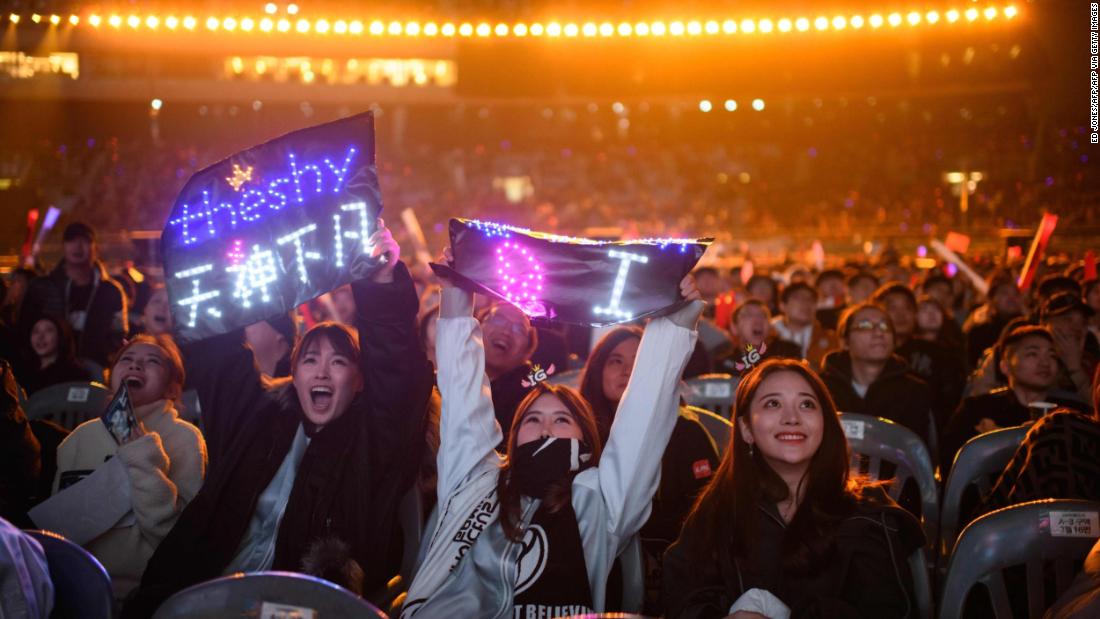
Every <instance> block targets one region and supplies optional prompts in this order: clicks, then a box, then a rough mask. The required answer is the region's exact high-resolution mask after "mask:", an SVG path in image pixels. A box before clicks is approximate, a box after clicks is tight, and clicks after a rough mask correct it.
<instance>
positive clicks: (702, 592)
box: [664, 309, 924, 619]
mask: <svg viewBox="0 0 1100 619" xmlns="http://www.w3.org/2000/svg"><path fill="white" fill-rule="evenodd" d="M856 311H857V312H859V310H858V309H857V310H856ZM848 460H849V453H848V445H847V442H846V440H845V438H844V432H843V430H842V429H841V426H840V421H839V418H838V416H837V409H836V407H835V406H834V405H833V402H832V399H831V398H830V397H829V393H828V391H826V388H825V385H824V384H822V382H821V379H819V378H818V377H817V376H816V375H815V374H814V373H813V372H811V371H810V370H809V369H808V368H806V367H805V365H803V364H802V363H800V362H798V361H794V360H787V359H772V360H768V361H765V362H764V363H763V364H762V365H760V366H759V367H758V368H756V369H755V370H753V371H752V372H750V373H749V374H748V375H747V376H745V377H744V378H743V379H742V381H741V384H740V385H739V386H738V388H737V396H736V402H735V406H734V423H733V433H732V435H731V438H730V444H729V447H728V448H727V449H726V453H725V455H724V456H723V458H722V464H721V465H720V466H719V468H718V472H717V473H716V474H715V476H714V478H713V479H712V480H711V482H710V483H709V484H708V485H707V487H706V489H705V490H704V491H703V494H702V496H700V497H699V500H698V501H697V502H696V504H695V506H694V508H693V509H692V511H691V514H690V515H689V516H688V519H687V521H686V522H685V523H684V527H683V530H682V531H681V533H680V538H679V539H678V540H677V541H676V543H675V544H674V545H673V546H672V547H671V548H669V550H668V553H667V554H666V555H665V566H664V575H665V586H664V589H665V599H666V602H667V608H668V614H667V616H668V617H669V618H670V619H710V618H715V619H717V618H721V617H727V616H733V617H759V616H763V617H788V616H794V617H857V616H858V617H876V618H880V617H881V618H895V617H897V618H900V617H913V616H916V598H915V594H914V592H913V584H912V576H911V574H910V572H909V567H908V563H907V561H906V557H908V556H909V555H910V554H911V553H912V552H913V551H914V550H916V549H918V548H920V547H921V546H922V545H923V544H924V535H923V533H922V531H921V528H920V524H919V523H918V522H917V521H916V519H915V518H914V517H913V516H911V515H910V514H908V513H906V512H905V511H904V510H902V509H900V508H899V507H898V506H897V505H896V504H894V503H893V501H891V500H890V499H889V497H887V496H886V494H885V493H884V492H883V491H882V490H881V489H880V488H878V487H874V486H872V487H864V486H862V485H861V484H860V483H859V482H857V481H856V480H854V479H851V478H850V477H849V472H848V466H849V465H848Z"/></svg>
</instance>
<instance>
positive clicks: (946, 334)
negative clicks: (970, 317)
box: [920, 271, 966, 357]
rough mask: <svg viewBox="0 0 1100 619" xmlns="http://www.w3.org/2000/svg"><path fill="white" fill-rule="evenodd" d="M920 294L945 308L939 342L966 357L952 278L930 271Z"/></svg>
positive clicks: (923, 282) (922, 282)
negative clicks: (956, 311)
mask: <svg viewBox="0 0 1100 619" xmlns="http://www.w3.org/2000/svg"><path fill="white" fill-rule="evenodd" d="M920 294H921V295H922V296H924V295H927V296H929V297H931V298H933V299H935V300H936V301H937V302H938V303H939V304H940V307H941V308H943V313H944V323H943V328H942V329H941V330H940V337H939V338H938V340H939V341H940V342H941V343H942V344H944V345H945V346H947V347H948V348H951V349H953V350H954V349H957V350H958V352H959V354H960V355H964V357H965V353H966V351H965V349H964V348H963V342H964V341H965V338H964V337H963V332H962V324H961V323H960V322H959V321H958V319H957V318H956V317H955V285H954V283H953V282H952V281H951V278H949V277H947V276H946V275H944V274H943V273H941V272H939V271H929V272H928V274H927V275H926V276H925V278H924V280H923V281H921V284H920Z"/></svg>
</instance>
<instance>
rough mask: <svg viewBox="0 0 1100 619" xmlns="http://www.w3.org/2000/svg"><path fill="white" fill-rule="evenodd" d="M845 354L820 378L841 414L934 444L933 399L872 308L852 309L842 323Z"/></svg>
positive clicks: (883, 316)
mask: <svg viewBox="0 0 1100 619" xmlns="http://www.w3.org/2000/svg"><path fill="white" fill-rule="evenodd" d="M840 338H841V341H842V342H843V344H844V350H838V351H835V352H832V353H830V354H829V355H828V356H827V357H825V369H824V371H822V373H821V378H822V380H823V381H824V382H825V386H826V387H827V388H828V390H829V394H830V396H831V397H832V400H833V402H835V403H836V407H837V410H839V411H841V412H844V413H859V414H862V415H871V416H873V417H882V418H884V419H889V420H891V421H895V422H897V423H900V424H901V425H903V426H905V427H907V428H909V429H910V430H912V431H913V432H915V433H916V434H917V436H920V437H921V438H922V439H924V442H925V445H929V448H930V449H929V450H930V451H931V443H930V442H929V439H930V438H932V437H931V436H930V435H929V430H930V429H931V427H930V426H931V423H930V422H931V414H932V394H931V392H930V391H929V389H928V385H927V384H926V383H925V382H924V381H922V380H921V379H919V378H917V377H916V376H914V375H913V374H911V373H910V372H909V366H908V365H906V363H905V360H904V359H902V358H901V357H899V356H897V355H895V354H894V325H893V323H892V322H891V321H890V316H889V315H888V314H887V313H886V310H885V309H884V308H883V307H882V306H880V305H878V304H876V303H873V302H865V303H861V304H859V305H853V306H852V307H849V308H848V309H847V310H845V312H844V314H843V315H842V316H841V317H840Z"/></svg>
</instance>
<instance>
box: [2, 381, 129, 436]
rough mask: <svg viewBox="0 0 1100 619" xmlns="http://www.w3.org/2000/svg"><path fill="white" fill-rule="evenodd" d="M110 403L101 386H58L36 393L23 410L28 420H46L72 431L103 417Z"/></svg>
mask: <svg viewBox="0 0 1100 619" xmlns="http://www.w3.org/2000/svg"><path fill="white" fill-rule="evenodd" d="M110 400H111V394H110V392H109V391H107V387H105V386H104V385H103V384H101V383H95V382H80V383H61V384H58V385H53V386H50V387H46V388H45V389H42V390H39V391H36V392H35V393H34V395H32V396H31V397H30V398H28V399H27V404H26V408H25V409H24V410H25V411H26V413H27V418H28V419H46V420H49V421H53V422H55V423H57V424H58V425H60V426H63V427H65V428H67V429H69V430H72V429H73V428H75V427H76V426H78V425H80V424H82V423H84V422H85V421H87V420H89V419H92V418H93V417H97V416H99V415H100V414H101V413H103V409H104V408H106V407H107V403H108V402H109V401H110Z"/></svg>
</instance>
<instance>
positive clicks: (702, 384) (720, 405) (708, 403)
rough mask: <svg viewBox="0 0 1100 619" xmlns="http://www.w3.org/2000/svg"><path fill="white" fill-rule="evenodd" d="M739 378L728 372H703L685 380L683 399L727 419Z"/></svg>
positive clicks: (731, 409)
mask: <svg viewBox="0 0 1100 619" xmlns="http://www.w3.org/2000/svg"><path fill="white" fill-rule="evenodd" d="M740 381H741V379H739V378H737V377H736V376H732V375H730V374H703V375H701V376H696V377H695V378H692V379H689V380H688V381H687V390H686V391H685V393H684V400H685V401H687V403H688V404H690V405H692V406H698V407H699V408H705V409H707V410H709V411H711V412H714V413H716V414H717V415H718V416H720V417H725V418H726V419H729V418H730V416H731V415H732V412H733V398H734V396H735V395H736V394H737V383H739V382H740Z"/></svg>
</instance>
